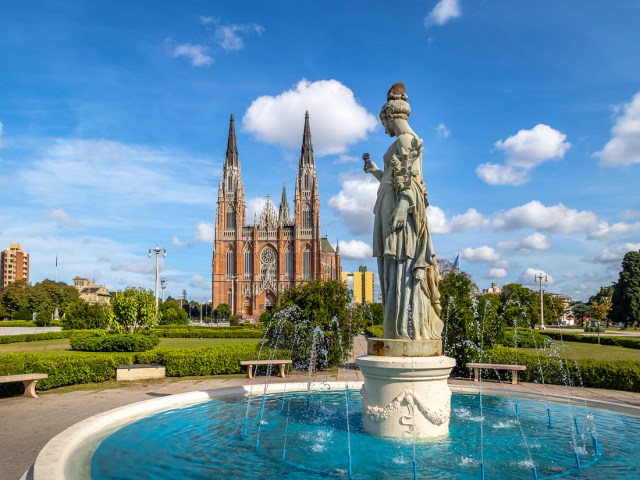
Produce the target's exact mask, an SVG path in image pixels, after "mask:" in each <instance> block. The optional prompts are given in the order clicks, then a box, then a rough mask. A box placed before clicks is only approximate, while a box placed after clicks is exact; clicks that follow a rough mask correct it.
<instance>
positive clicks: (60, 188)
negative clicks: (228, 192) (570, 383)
mask: <svg viewBox="0 0 640 480" xmlns="http://www.w3.org/2000/svg"><path fill="white" fill-rule="evenodd" d="M639 23H640V4H639V3H638V2H636V1H631V0H630V1H623V0H620V1H616V2H595V1H594V2H584V1H570V0H564V1H562V2H557V1H551V0H548V1H547V0H537V1H531V0H529V1H520V2H513V1H508V0H491V1H490V0H487V1H470V0H466V1H465V0H459V1H455V0H441V1H437V0H430V1H427V0H423V1H419V2H418V1H413V2H402V3H401V4H397V3H396V4H393V3H392V2H382V1H352V2H331V1H329V2H290V1H286V2H285V1H270V2H263V1H244V2H232V1H219V2H206V1H184V2H153V1H137V2H125V1H109V2H106V1H68V2H45V1H31V2H24V1H14V0H8V1H4V2H2V5H0V49H1V50H0V51H1V52H2V53H0V205H2V207H0V246H1V247H2V248H6V247H8V246H9V244H10V243H21V244H22V245H23V247H24V249H25V250H26V251H27V252H29V253H30V255H31V280H32V282H37V281H40V280H42V279H44V278H53V277H54V276H55V258H56V255H57V256H58V259H59V266H58V278H59V279H60V280H62V281H66V282H71V279H72V278H73V277H74V276H76V275H80V276H87V277H91V278H94V279H95V280H96V282H98V283H101V284H105V285H107V286H108V287H109V288H110V289H114V290H117V289H122V288H125V287H126V286H143V287H148V288H152V287H153V272H154V263H153V260H149V259H148V258H147V255H146V253H147V249H148V247H150V246H151V247H155V245H156V244H158V245H160V246H163V245H166V246H167V250H168V255H167V258H166V259H164V260H163V261H162V264H161V274H162V275H163V276H166V277H167V278H168V286H167V291H166V294H171V295H173V296H177V295H179V294H180V293H181V292H182V290H187V293H188V295H189V296H190V297H191V298H193V299H197V300H205V299H209V298H210V287H209V285H210V284H209V279H210V275H211V253H212V241H213V237H212V222H213V218H214V215H215V208H216V204H215V202H216V195H217V185H218V178H219V175H220V171H221V165H222V161H223V160H224V152H225V150H226V137H227V132H228V119H229V114H231V113H234V114H235V115H236V119H237V135H238V148H239V154H240V163H241V167H242V171H243V175H244V180H245V191H246V195H247V200H248V206H249V212H248V215H247V217H248V218H253V213H252V212H253V211H255V210H259V209H260V208H261V206H262V205H263V204H264V198H265V196H266V195H267V194H270V195H271V197H272V198H274V199H276V200H279V198H280V192H281V188H282V183H283V182H286V183H287V185H289V186H290V189H289V191H290V197H291V193H292V191H293V182H294V179H295V172H296V165H297V160H298V155H299V148H300V143H301V140H302V128H303V122H304V112H305V110H309V113H310V116H311V129H312V136H313V142H314V147H315V154H316V163H317V167H318V176H319V180H320V193H321V204H322V216H321V223H322V229H323V231H326V232H327V233H328V235H329V237H330V239H331V241H332V242H334V243H335V241H336V239H338V238H339V239H340V247H341V252H342V254H343V265H344V268H345V269H346V270H353V269H356V268H357V267H358V266H359V265H367V266H368V267H369V268H370V269H372V270H374V266H375V262H374V261H373V259H372V258H370V252H371V247H370V245H371V225H372V214H371V210H372V208H373V201H374V199H375V189H376V185H375V183H374V180H373V179H372V178H367V176H366V175H365V174H364V173H363V172H362V161H361V160H360V158H361V155H362V153H363V152H370V153H371V156H372V158H373V159H374V160H375V159H379V158H380V157H381V156H382V154H383V153H384V151H385V150H386V148H387V146H388V145H389V143H390V140H389V138H388V137H386V136H385V135H384V130H383V129H382V127H381V126H380V125H379V122H378V121H377V115H378V112H379V109H380V107H381V106H382V104H383V103H384V101H385V99H386V92H387V90H388V88H389V87H390V86H391V85H392V84H393V83H394V82H397V81H403V82H405V84H406V86H407V93H408V95H409V102H410V104H411V107H412V115H411V117H410V123H411V125H412V127H413V128H414V130H415V131H416V132H417V133H418V134H419V135H420V136H421V137H422V138H424V140H425V146H426V151H425V158H424V172H423V173H424V178H425V181H426V184H427V188H428V190H429V200H430V202H431V207H430V208H429V221H430V228H431V231H432V234H433V236H434V244H435V248H436V251H437V252H438V256H440V257H444V258H448V259H449V260H453V259H454V257H455V256H456V255H457V253H458V252H460V253H461V257H462V260H461V262H462V267H463V269H464V270H466V271H468V272H469V273H471V274H472V276H473V278H474V280H475V282H476V283H477V284H478V286H479V287H480V288H486V287H488V286H489V285H490V284H491V282H492V281H495V282H497V283H498V284H499V285H503V284H505V283H508V282H513V281H516V282H522V283H525V284H527V285H530V286H533V276H534V274H535V273H537V272H541V271H542V272H545V273H547V274H548V276H549V284H548V285H547V287H548V289H549V290H550V291H553V292H557V293H562V294H566V295H570V296H572V297H574V298H576V299H586V298H588V297H589V296H590V295H591V294H593V293H595V292H596V291H597V289H598V287H599V286H600V285H608V284H609V283H611V282H612V281H614V280H615V279H617V274H618V271H619V269H620V263H621V260H622V257H623V255H624V253H625V252H627V251H629V250H638V249H640V193H639V191H640V189H639V188H638V185H639V180H640V55H638V45H640V29H638V28H637V26H638V24H639Z"/></svg>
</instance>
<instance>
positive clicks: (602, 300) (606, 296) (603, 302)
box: [589, 284, 615, 327]
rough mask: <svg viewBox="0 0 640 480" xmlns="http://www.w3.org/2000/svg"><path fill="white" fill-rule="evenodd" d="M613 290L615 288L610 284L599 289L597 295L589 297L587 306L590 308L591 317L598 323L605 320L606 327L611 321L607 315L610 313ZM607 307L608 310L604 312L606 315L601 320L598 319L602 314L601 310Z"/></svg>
mask: <svg viewBox="0 0 640 480" xmlns="http://www.w3.org/2000/svg"><path fill="white" fill-rule="evenodd" d="M614 288H615V284H611V285H609V286H607V287H600V291H598V293H596V294H595V295H592V296H591V297H589V305H590V306H591V310H592V312H593V317H594V318H596V319H598V320H600V321H605V320H606V322H607V327H608V326H609V323H610V322H611V319H610V318H609V313H610V312H611V303H612V301H611V297H612V296H613V290H614ZM607 305H608V309H607V310H606V315H605V316H604V317H602V318H599V316H601V315H602V313H603V310H602V308H606V307H605V306H607ZM596 310H597V312H596Z"/></svg>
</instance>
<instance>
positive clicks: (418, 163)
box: [373, 133, 444, 340]
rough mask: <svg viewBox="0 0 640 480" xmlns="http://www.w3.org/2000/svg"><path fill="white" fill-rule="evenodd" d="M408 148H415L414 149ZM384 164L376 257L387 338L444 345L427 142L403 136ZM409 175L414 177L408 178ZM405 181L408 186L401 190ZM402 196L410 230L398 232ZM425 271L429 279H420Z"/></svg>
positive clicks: (376, 225) (375, 236)
mask: <svg viewBox="0 0 640 480" xmlns="http://www.w3.org/2000/svg"><path fill="white" fill-rule="evenodd" d="M403 144H404V145H405V146H408V145H410V149H409V150H407V149H406V148H404V147H403ZM383 158H384V173H383V176H382V178H381V180H380V187H379V188H378V196H377V199H376V204H375V207H374V214H375V221H374V227H373V256H374V257H376V258H377V260H378V274H379V277H380V288H381V291H382V303H383V304H384V328H383V338H390V339H412V340H427V339H440V338H441V334H442V329H443V327H444V324H443V322H442V320H440V317H439V314H440V293H439V292H438V287H437V285H438V280H439V274H438V266H437V262H436V257H435V252H434V249H433V245H432V243H431V235H430V234H429V228H428V225H427V206H428V202H427V198H426V193H427V192H426V188H425V186H424V182H423V180H422V140H421V139H420V138H418V137H417V136H416V135H415V134H409V133H405V134H402V135H401V136H400V137H398V138H397V139H396V141H395V142H394V143H393V144H392V145H391V147H389V149H388V150H387V152H386V153H385V154H384V157H383ZM403 159H404V161H402V160H403ZM400 167H404V169H403V175H404V176H403V177H399V176H398V171H399V170H400ZM407 169H408V170H409V171H410V172H411V173H409V174H407V172H406V170H407ZM394 172H395V173H394ZM402 179H404V180H405V183H404V184H402V185H399V183H401V181H402ZM399 180H400V182H399ZM400 196H404V197H405V198H406V199H407V200H408V202H409V205H410V207H409V210H408V215H407V221H406V225H405V226H404V228H402V229H400V230H395V231H394V230H392V228H391V227H390V225H389V221H390V219H391V218H392V215H393V212H394V211H395V209H396V207H397V205H398V200H399V198H400ZM420 269H421V270H423V272H424V275H422V276H421V278H420V275H419V274H418V277H419V278H416V273H417V270H420Z"/></svg>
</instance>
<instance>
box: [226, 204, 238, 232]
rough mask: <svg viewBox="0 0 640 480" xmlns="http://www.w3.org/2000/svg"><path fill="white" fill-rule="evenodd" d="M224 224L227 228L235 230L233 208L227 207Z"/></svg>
mask: <svg viewBox="0 0 640 480" xmlns="http://www.w3.org/2000/svg"><path fill="white" fill-rule="evenodd" d="M225 224H226V226H227V228H236V212H234V211H233V207H227V215H226V218H225Z"/></svg>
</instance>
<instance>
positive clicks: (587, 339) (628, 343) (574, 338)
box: [540, 331, 640, 348]
mask: <svg viewBox="0 0 640 480" xmlns="http://www.w3.org/2000/svg"><path fill="white" fill-rule="evenodd" d="M540 333H541V334H543V335H546V336H548V337H551V338H553V339H554V340H560V339H562V340H564V341H565V342H582V343H598V337H597V335H593V336H591V335H589V336H585V335H580V334H579V333H563V332H549V331H542V332H540ZM600 345H614V346H617V347H626V348H640V338H629V337H607V336H604V335H600Z"/></svg>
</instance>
